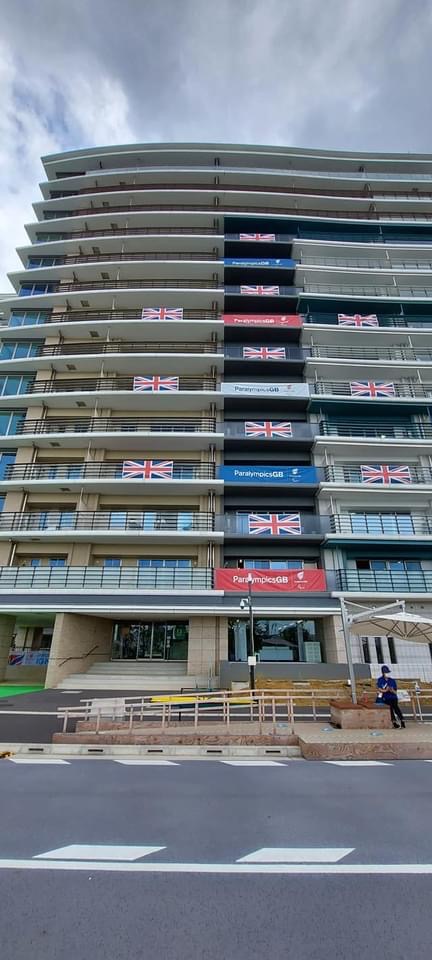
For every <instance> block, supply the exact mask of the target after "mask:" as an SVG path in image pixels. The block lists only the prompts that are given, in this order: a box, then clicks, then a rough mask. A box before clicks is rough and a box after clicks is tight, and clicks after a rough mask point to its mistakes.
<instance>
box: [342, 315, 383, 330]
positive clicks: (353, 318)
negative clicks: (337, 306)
mask: <svg viewBox="0 0 432 960" xmlns="http://www.w3.org/2000/svg"><path fill="white" fill-rule="evenodd" d="M338 324H339V326H340V327H378V326H379V323H378V317H377V315H376V313H366V314H361V313H353V314H351V315H350V314H349V313H338Z"/></svg>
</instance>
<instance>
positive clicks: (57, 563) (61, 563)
mask: <svg viewBox="0 0 432 960" xmlns="http://www.w3.org/2000/svg"><path fill="white" fill-rule="evenodd" d="M48 566H49V567H65V566H66V557H50V558H49V560H48Z"/></svg>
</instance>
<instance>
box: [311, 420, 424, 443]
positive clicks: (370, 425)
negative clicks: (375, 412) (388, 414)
mask: <svg viewBox="0 0 432 960" xmlns="http://www.w3.org/2000/svg"><path fill="white" fill-rule="evenodd" d="M319 432H320V435H321V436H324V437H350V438H355V439H357V438H359V439H360V438H361V439H372V440H432V424H431V423H420V422H419V423H398V422H397V421H395V420H380V421H377V420H364V419H363V418H362V420H361V421H358V422H356V421H355V420H350V421H348V420H338V419H336V418H335V419H334V420H331V421H328V420H321V422H320V424H319Z"/></svg>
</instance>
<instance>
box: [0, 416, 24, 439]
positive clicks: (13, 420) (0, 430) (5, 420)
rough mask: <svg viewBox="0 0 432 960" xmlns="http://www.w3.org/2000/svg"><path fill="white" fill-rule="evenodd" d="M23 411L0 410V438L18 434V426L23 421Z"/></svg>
mask: <svg viewBox="0 0 432 960" xmlns="http://www.w3.org/2000/svg"><path fill="white" fill-rule="evenodd" d="M25 415H26V411H25V410H2V411H1V413H0V436H3V437H7V435H8V434H13V433H19V432H20V429H19V428H20V424H21V423H23V422H24V420H25Z"/></svg>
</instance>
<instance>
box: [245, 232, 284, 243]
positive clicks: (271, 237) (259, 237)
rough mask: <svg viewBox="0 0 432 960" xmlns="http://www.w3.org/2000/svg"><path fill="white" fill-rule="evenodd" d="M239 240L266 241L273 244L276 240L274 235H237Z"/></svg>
mask: <svg viewBox="0 0 432 960" xmlns="http://www.w3.org/2000/svg"><path fill="white" fill-rule="evenodd" d="M239 240H266V241H269V242H270V243H271V242H274V241H275V240H276V234H275V233H239Z"/></svg>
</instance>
